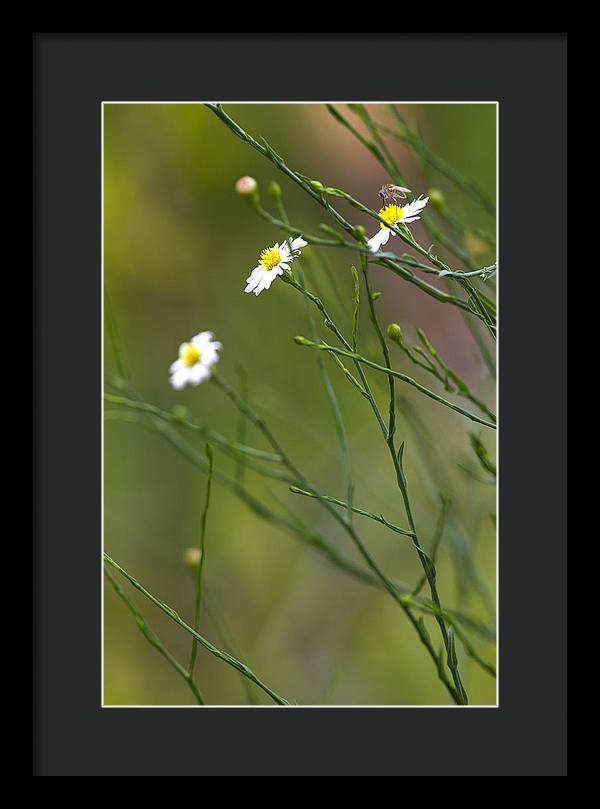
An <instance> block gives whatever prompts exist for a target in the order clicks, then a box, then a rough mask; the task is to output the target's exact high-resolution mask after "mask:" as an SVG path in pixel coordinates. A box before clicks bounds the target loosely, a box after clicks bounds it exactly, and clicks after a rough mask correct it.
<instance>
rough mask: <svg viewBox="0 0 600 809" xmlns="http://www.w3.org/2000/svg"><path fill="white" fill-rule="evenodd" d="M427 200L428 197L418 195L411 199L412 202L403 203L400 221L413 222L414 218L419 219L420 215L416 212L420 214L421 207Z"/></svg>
mask: <svg viewBox="0 0 600 809" xmlns="http://www.w3.org/2000/svg"><path fill="white" fill-rule="evenodd" d="M428 202H429V197H421V196H420V197H419V198H418V199H413V201H412V202H409V203H408V205H404V207H403V208H402V219H401V220H400V221H401V222H404V224H407V223H410V222H414V221H415V219H419V218H420V217H419V216H417V214H420V213H421V211H422V210H423V208H424V207H425V206H426V205H427V203H428Z"/></svg>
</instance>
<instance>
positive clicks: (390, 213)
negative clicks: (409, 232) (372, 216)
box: [379, 205, 402, 228]
mask: <svg viewBox="0 0 600 809" xmlns="http://www.w3.org/2000/svg"><path fill="white" fill-rule="evenodd" d="M379 216H380V217H381V218H382V219H385V221H386V222H387V223H388V225H396V224H397V223H398V222H399V221H400V220H401V219H402V208H401V207H400V205H386V206H385V208H381V210H380V211H379ZM379 227H380V228H384V227H385V225H384V224H383V222H380V223H379Z"/></svg>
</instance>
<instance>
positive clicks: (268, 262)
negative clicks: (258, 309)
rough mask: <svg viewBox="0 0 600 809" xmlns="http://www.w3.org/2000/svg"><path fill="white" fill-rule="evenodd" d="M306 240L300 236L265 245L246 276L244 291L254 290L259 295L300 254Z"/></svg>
mask: <svg viewBox="0 0 600 809" xmlns="http://www.w3.org/2000/svg"><path fill="white" fill-rule="evenodd" d="M306 245H307V242H305V241H304V239H303V238H302V237H301V236H298V237H297V238H296V239H294V240H293V241H287V242H282V243H281V244H277V243H276V244H274V245H273V247H267V248H266V249H265V250H263V251H262V253H261V254H260V259H259V262H258V267H255V268H254V269H253V270H252V272H251V273H250V275H249V276H248V278H246V283H247V286H246V288H245V290H244V292H254V294H255V295H260V293H261V292H262V291H263V289H269V287H270V286H271V284H272V283H273V281H274V280H275V279H276V278H277V276H278V275H282V273H283V271H284V270H289V268H290V264H291V263H292V261H293V260H294V259H295V258H298V256H299V255H300V250H301V248H302V247H306Z"/></svg>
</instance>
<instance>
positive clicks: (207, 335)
mask: <svg viewBox="0 0 600 809" xmlns="http://www.w3.org/2000/svg"><path fill="white" fill-rule="evenodd" d="M213 336H214V335H213V333H212V331H201V332H200V334H197V335H196V336H195V337H192V339H191V341H190V342H191V343H192V345H193V346H194V348H198V349H202V348H203V347H204V346H205V345H207V344H208V343H210V341H211V340H212V338H213Z"/></svg>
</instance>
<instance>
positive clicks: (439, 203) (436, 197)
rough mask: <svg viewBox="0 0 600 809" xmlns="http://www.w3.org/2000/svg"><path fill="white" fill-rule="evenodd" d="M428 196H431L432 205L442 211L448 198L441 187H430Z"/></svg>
mask: <svg viewBox="0 0 600 809" xmlns="http://www.w3.org/2000/svg"><path fill="white" fill-rule="evenodd" d="M427 196H428V197H429V202H430V203H431V205H432V207H433V208H436V210H438V211H441V210H442V209H443V208H445V207H446V200H445V199H444V195H443V194H442V192H441V191H440V190H439V188H430V189H429V191H428V192H427Z"/></svg>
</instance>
